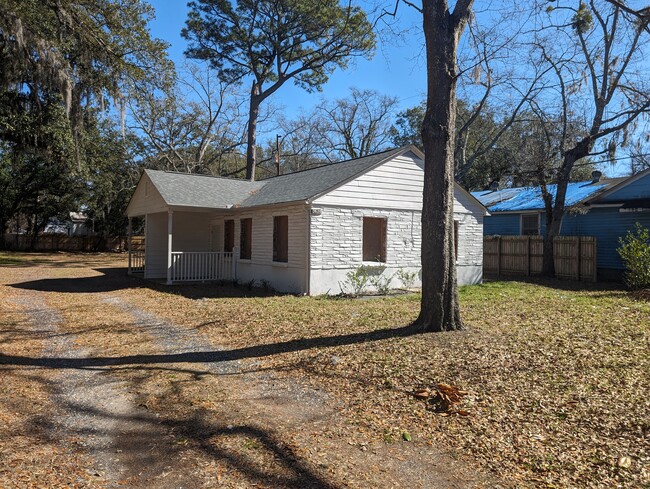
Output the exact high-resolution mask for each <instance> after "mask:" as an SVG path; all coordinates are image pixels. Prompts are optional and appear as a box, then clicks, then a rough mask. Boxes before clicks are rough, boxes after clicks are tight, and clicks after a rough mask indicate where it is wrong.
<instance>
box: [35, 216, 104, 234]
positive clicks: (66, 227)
mask: <svg viewBox="0 0 650 489" xmlns="http://www.w3.org/2000/svg"><path fill="white" fill-rule="evenodd" d="M89 221H90V220H89V219H88V216H87V215H86V214H84V213H83V212H70V213H69V214H68V219H67V220H61V219H58V218H52V219H50V221H49V222H48V223H47V225H46V226H45V229H44V230H43V233H44V234H65V235H67V236H94V235H95V232H94V230H93V229H92V227H89V226H88V224H89ZM91 224H92V222H91Z"/></svg>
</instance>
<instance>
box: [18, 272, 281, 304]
mask: <svg viewBox="0 0 650 489" xmlns="http://www.w3.org/2000/svg"><path fill="white" fill-rule="evenodd" d="M93 270H94V271H95V272H99V273H101V275H95V276H92V277H70V278H45V279H39V280H31V281H28V282H19V283H14V284H10V285H11V287H14V288H17V289H24V290H35V291H38V292H58V293H72V294H75V293H76V294H87V293H97V292H114V291H118V290H124V289H144V288H147V289H152V290H157V291H159V292H164V293H167V294H173V295H180V296H182V297H186V298H188V299H202V298H210V299H212V298H244V297H271V296H277V295H287V294H280V293H278V292H276V291H274V290H272V289H264V288H263V287H251V286H248V285H246V284H238V285H233V284H232V283H229V282H227V283H222V282H205V283H200V282H197V283H191V284H174V285H166V284H165V283H164V281H163V280H147V279H143V278H142V277H139V276H133V275H128V274H127V269H126V268H117V267H109V268H94V269H93Z"/></svg>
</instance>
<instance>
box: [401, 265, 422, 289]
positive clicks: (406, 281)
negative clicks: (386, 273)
mask: <svg viewBox="0 0 650 489" xmlns="http://www.w3.org/2000/svg"><path fill="white" fill-rule="evenodd" d="M396 275H397V278H398V279H399V281H400V282H402V285H403V286H404V288H405V289H410V288H412V287H413V285H414V284H415V279H416V278H417V276H418V272H409V271H408V270H404V269H403V268H400V269H399V270H397V273H396Z"/></svg>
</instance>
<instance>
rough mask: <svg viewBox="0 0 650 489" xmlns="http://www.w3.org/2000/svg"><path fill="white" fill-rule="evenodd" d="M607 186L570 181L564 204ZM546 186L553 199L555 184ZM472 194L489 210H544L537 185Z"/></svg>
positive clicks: (581, 198) (601, 183)
mask: <svg viewBox="0 0 650 489" xmlns="http://www.w3.org/2000/svg"><path fill="white" fill-rule="evenodd" d="M612 183H613V182H612ZM609 186H610V185H609V183H608V182H606V181H600V182H598V183H592V182H590V181H587V182H574V183H570V184H569V185H568V187H567V191H566V203H565V205H566V206H567V207H570V206H572V205H576V204H579V203H580V202H582V201H584V200H586V199H588V198H591V197H593V196H594V195H596V194H597V193H598V192H599V191H601V190H603V189H605V188H607V187H609ZM547 188H548V191H549V192H550V193H551V195H552V196H553V199H554V200H555V192H556V191H557V185H555V184H552V185H548V187H547ZM472 195H473V196H474V197H476V198H477V199H478V201H479V202H481V204H483V205H484V206H485V207H487V208H488V210H489V211H490V212H518V211H536V210H544V200H543V199H542V191H541V189H540V188H539V187H518V188H506V189H503V190H494V191H481V192H472Z"/></svg>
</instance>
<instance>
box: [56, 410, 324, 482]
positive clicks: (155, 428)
mask: <svg viewBox="0 0 650 489" xmlns="http://www.w3.org/2000/svg"><path fill="white" fill-rule="evenodd" d="M65 409H66V410H68V411H69V412H74V413H75V415H77V416H78V415H86V416H88V417H89V418H91V419H97V418H103V419H107V420H111V421H115V422H117V423H127V424H131V425H135V426H138V431H139V432H140V433H139V434H138V433H135V434H134V433H133V432H130V433H128V436H126V437H120V436H119V435H118V439H117V440H115V445H116V446H118V447H119V450H120V453H121V454H122V455H121V456H122V458H123V459H124V458H127V457H125V455H133V456H134V457H137V458H142V454H141V453H140V450H142V448H143V446H153V445H156V448H157V451H161V450H162V451H163V452H164V453H165V454H167V452H168V451H172V452H177V453H179V452H180V451H181V446H183V447H184V448H186V449H194V450H198V451H200V452H202V453H203V454H204V455H207V456H208V457H209V458H210V459H212V460H214V461H216V462H218V463H220V464H223V465H225V466H227V467H228V468H229V469H230V470H234V471H235V472H237V473H239V474H241V475H240V477H242V478H243V479H244V481H247V482H246V484H250V485H251V486H255V485H257V484H263V485H265V484H272V487H278V488H295V489H302V488H305V489H307V488H310V489H334V488H335V487H337V486H336V485H334V484H333V483H332V482H330V481H328V480H326V479H325V478H324V477H323V476H321V475H320V474H318V473H317V472H316V471H315V470H314V469H312V468H311V467H310V466H309V463H308V462H307V461H305V460H303V459H302V458H300V457H299V456H298V455H297V454H296V453H295V452H294V450H293V449H292V448H290V447H289V446H288V445H287V443H286V441H284V442H283V441H282V439H280V438H279V437H278V436H277V435H276V434H275V433H273V432H272V431H270V430H266V429H263V428H260V427H259V426H254V425H251V424H233V425H226V424H222V423H219V422H216V421H215V422H211V421H209V420H208V418H210V417H214V416H210V415H209V413H207V412H205V411H203V410H202V409H197V410H195V411H194V412H192V413H191V414H189V415H188V416H185V417H183V418H181V419H179V418H173V417H168V416H164V415H163V416H161V415H160V414H158V415H153V413H148V412H138V413H134V414H130V415H119V414H115V413H112V412H110V411H108V410H102V409H97V408H93V407H88V406H83V405H76V404H69V405H67V406H65ZM161 428H163V429H164V430H165V431H166V432H167V433H173V436H174V438H175V439H176V440H180V442H179V443H175V442H174V441H173V440H171V441H170V439H169V437H168V436H166V435H165V434H161V433H160V429H161ZM77 434H78V435H83V433H77ZM91 435H92V436H97V433H91ZM134 435H135V437H136V438H138V439H139V442H138V440H134ZM161 436H162V437H163V439H160V438H161ZM120 438H125V439H120ZM156 438H158V440H156ZM152 441H153V442H155V443H152ZM165 445H168V446H165ZM130 451H132V452H134V453H132V454H129V452H130ZM249 454H250V455H249ZM260 455H262V456H263V457H264V458H265V459H266V460H267V463H264V464H263V465H262V464H260V463H259V457H260ZM150 457H155V454H153V453H151V454H150ZM174 458H176V457H174ZM143 462H144V464H145V465H147V461H146V460H143ZM152 462H153V460H152ZM151 465H153V463H152V464H151Z"/></svg>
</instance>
